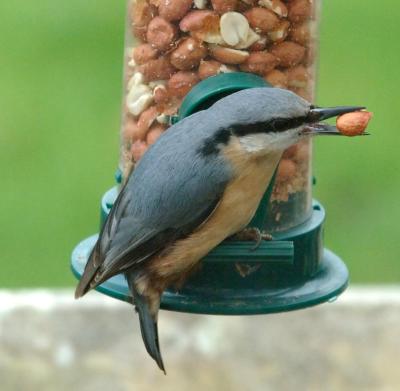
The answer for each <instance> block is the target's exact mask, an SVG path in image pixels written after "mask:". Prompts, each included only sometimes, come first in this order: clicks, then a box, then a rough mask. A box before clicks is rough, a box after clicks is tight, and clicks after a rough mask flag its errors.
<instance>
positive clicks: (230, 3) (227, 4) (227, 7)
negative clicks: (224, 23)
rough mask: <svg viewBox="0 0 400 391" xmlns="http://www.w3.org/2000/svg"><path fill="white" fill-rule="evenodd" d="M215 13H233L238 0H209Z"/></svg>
mask: <svg viewBox="0 0 400 391" xmlns="http://www.w3.org/2000/svg"><path fill="white" fill-rule="evenodd" d="M211 4H212V7H213V9H214V10H215V12H217V13H219V14H224V13H225V12H230V11H235V10H236V7H237V4H238V0H211Z"/></svg>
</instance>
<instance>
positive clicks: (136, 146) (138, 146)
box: [131, 140, 148, 162]
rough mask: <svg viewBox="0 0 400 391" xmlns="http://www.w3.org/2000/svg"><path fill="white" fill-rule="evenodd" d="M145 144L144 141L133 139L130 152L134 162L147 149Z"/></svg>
mask: <svg viewBox="0 0 400 391" xmlns="http://www.w3.org/2000/svg"><path fill="white" fill-rule="evenodd" d="M147 148H148V146H147V144H146V142H144V141H141V140H137V141H135V142H134V143H133V144H132V146H131V154H132V157H133V160H134V161H135V162H138V161H139V160H140V159H141V157H142V156H143V155H144V154H145V153H146V151H147Z"/></svg>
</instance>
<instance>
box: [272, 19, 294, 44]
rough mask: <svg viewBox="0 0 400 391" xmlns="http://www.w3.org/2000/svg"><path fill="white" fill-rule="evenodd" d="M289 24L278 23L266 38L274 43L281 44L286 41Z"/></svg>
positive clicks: (284, 22)
mask: <svg viewBox="0 0 400 391" xmlns="http://www.w3.org/2000/svg"><path fill="white" fill-rule="evenodd" d="M289 27H290V23H289V22H288V21H287V20H283V21H282V22H280V23H279V25H278V27H277V28H276V30H274V31H270V32H269V33H268V38H269V39H270V40H271V41H272V42H274V43H278V42H282V41H284V40H285V39H286V37H287V36H288V33H289Z"/></svg>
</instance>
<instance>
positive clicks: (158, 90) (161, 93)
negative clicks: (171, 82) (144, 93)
mask: <svg viewBox="0 0 400 391" xmlns="http://www.w3.org/2000/svg"><path fill="white" fill-rule="evenodd" d="M153 98H154V102H156V103H157V104H161V103H166V102H168V101H169V99H170V94H169V92H168V90H167V88H166V87H165V86H163V85H160V86H157V87H155V88H154V90H153Z"/></svg>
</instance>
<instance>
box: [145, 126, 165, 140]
mask: <svg viewBox="0 0 400 391" xmlns="http://www.w3.org/2000/svg"><path fill="white" fill-rule="evenodd" d="M165 129H166V126H165V125H162V124H156V125H153V126H152V127H151V129H150V131H149V133H147V137H146V142H147V144H148V145H152V144H154V143H155V142H156V141H157V139H158V138H159V137H160V136H161V135H162V134H163V133H164V131H165Z"/></svg>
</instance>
